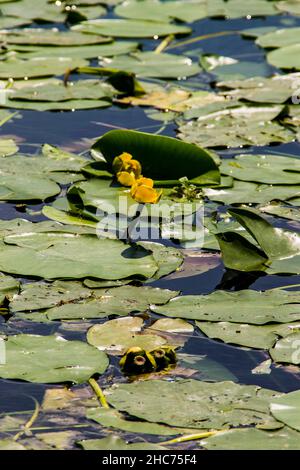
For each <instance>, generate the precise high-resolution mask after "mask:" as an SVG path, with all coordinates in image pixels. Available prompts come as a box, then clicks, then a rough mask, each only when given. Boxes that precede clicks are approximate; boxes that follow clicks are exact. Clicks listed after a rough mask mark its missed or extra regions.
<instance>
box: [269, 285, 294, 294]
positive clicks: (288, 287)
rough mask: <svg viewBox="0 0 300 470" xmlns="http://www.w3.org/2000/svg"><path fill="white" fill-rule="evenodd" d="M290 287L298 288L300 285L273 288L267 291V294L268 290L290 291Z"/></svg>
mask: <svg viewBox="0 0 300 470" xmlns="http://www.w3.org/2000/svg"><path fill="white" fill-rule="evenodd" d="M292 287H300V284H291V285H289V286H279V287H273V288H272V289H268V291H267V292H269V291H270V290H281V289H291V288H292Z"/></svg>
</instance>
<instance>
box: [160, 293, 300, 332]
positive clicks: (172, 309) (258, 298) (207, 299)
mask: <svg viewBox="0 0 300 470" xmlns="http://www.w3.org/2000/svg"><path fill="white" fill-rule="evenodd" d="M299 303H300V293H298V292H289V291H284V290H279V291H266V292H258V291H254V290H241V291H239V292H226V291H221V290H219V291H215V292H213V293H211V294H209V295H185V296H181V297H176V298H175V299H172V300H171V301H170V302H169V303H168V304H166V305H164V306H162V307H157V306H155V307H151V310H153V311H154V312H155V313H159V314H162V315H165V316H168V317H172V318H188V319H190V320H201V321H210V322H231V323H232V322H234V323H250V324H252V325H265V324H267V323H271V322H276V323H288V322H293V321H296V320H300V312H299V311H298V304H299Z"/></svg>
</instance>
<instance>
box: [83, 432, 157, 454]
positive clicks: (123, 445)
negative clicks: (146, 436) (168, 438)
mask: <svg viewBox="0 0 300 470" xmlns="http://www.w3.org/2000/svg"><path fill="white" fill-rule="evenodd" d="M78 444H79V445H80V446H81V447H83V449H84V450H132V451H136V450H163V449H165V447H162V446H160V445H158V444H152V443H149V442H136V443H135V444H127V442H126V441H124V440H123V439H121V438H120V437H119V436H113V435H112V436H109V437H105V438H103V439H86V440H84V441H79V442H78Z"/></svg>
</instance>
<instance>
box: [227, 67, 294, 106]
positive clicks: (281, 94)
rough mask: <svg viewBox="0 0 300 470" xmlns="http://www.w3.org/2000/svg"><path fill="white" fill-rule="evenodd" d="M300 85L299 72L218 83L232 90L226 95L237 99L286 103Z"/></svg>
mask: <svg viewBox="0 0 300 470" xmlns="http://www.w3.org/2000/svg"><path fill="white" fill-rule="evenodd" d="M297 82H298V83H299V86H300V75H299V73H291V74H287V75H283V76H282V75H279V76H275V77H273V78H264V77H254V78H249V79H247V80H230V81H222V82H219V83H218V86H219V87H221V88H226V89H229V90H231V91H229V92H227V91H225V92H224V93H225V94H226V97H227V98H228V97H230V98H231V99H236V100H241V99H243V100H247V101H251V102H253V103H278V104H280V103H285V102H286V101H287V100H288V99H289V98H290V97H291V96H292V95H293V94H294V93H295V89H296V88H297Z"/></svg>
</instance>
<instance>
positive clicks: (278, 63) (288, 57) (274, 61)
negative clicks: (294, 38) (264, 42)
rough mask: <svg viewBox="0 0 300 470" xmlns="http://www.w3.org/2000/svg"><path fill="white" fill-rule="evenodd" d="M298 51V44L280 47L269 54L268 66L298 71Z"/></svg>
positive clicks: (299, 63)
mask: <svg viewBox="0 0 300 470" xmlns="http://www.w3.org/2000/svg"><path fill="white" fill-rule="evenodd" d="M299 51H300V44H299V43H297V44H292V45H291V46H286V47H280V48H279V49H275V50H274V51H272V52H269V54H268V55H267V60H268V62H269V64H271V65H274V66H275V67H278V68H281V69H295V70H300V60H299Z"/></svg>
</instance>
